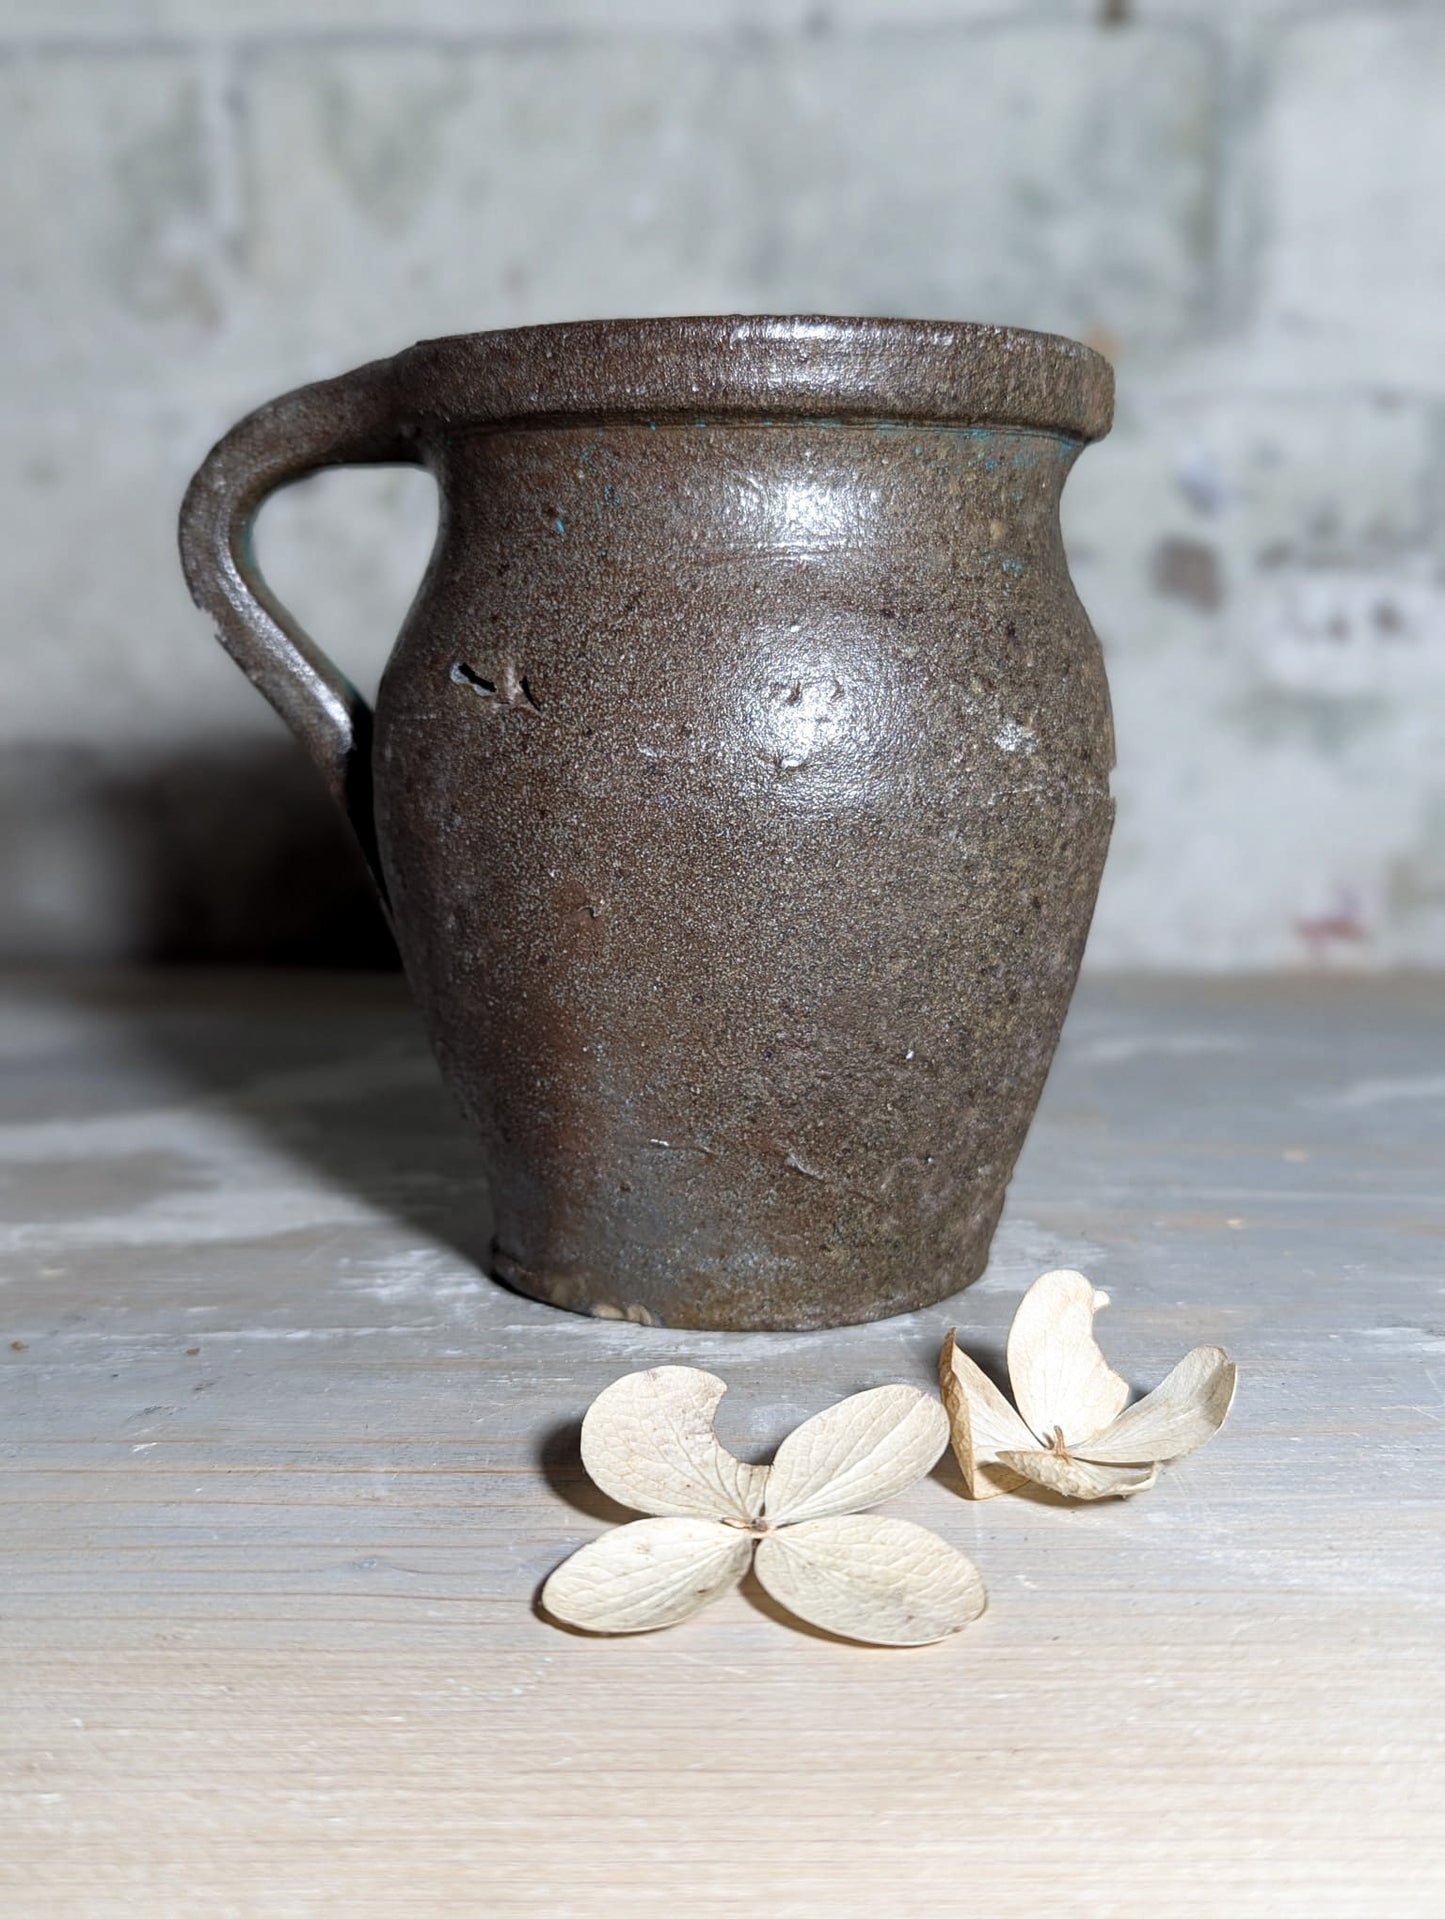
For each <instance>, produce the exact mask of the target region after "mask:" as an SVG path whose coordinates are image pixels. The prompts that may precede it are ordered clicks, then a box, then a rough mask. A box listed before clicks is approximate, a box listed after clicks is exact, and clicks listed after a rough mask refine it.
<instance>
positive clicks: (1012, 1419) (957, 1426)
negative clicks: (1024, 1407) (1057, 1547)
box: [938, 1332, 1035, 1499]
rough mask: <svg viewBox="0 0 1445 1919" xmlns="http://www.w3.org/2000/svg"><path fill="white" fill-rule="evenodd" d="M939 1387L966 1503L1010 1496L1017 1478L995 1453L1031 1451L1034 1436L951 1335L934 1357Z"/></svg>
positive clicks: (954, 1336) (1017, 1480) (953, 1335)
mask: <svg viewBox="0 0 1445 1919" xmlns="http://www.w3.org/2000/svg"><path fill="white" fill-rule="evenodd" d="M938 1387H939V1391H940V1392H941V1393H942V1395H943V1407H944V1411H945V1412H946V1413H947V1414H948V1428H949V1437H950V1438H951V1439H952V1441H953V1452H954V1457H955V1458H956V1459H957V1460H958V1470H959V1471H960V1472H961V1473H962V1474H963V1489H964V1491H965V1492H966V1493H967V1494H968V1496H969V1498H970V1499H993V1498H994V1497H995V1496H996V1495H997V1494H999V1493H1006V1492H1012V1491H1013V1489H1014V1487H1015V1486H1017V1485H1018V1483H1019V1476H1018V1474H1017V1473H1011V1472H1009V1471H1008V1470H1007V1469H1006V1468H1004V1467H1002V1466H999V1465H998V1464H996V1461H997V1459H998V1456H999V1453H1000V1452H1001V1451H1005V1450H1008V1449H1010V1448H1013V1449H1022V1450H1023V1451H1025V1452H1028V1451H1031V1450H1032V1448H1033V1446H1034V1443H1035V1441H1034V1435H1033V1434H1032V1433H1031V1432H1030V1431H1029V1429H1028V1427H1027V1426H1025V1424H1024V1422H1023V1421H1022V1420H1021V1419H1020V1418H1019V1416H1018V1414H1017V1413H1016V1412H1015V1411H1014V1409H1013V1407H1012V1406H1010V1405H1009V1403H1008V1401H1007V1400H1006V1399H1005V1398H1004V1396H1003V1394H1002V1393H1001V1392H1000V1391H999V1389H998V1387H997V1386H995V1385H994V1383H993V1381H992V1380H991V1379H990V1378H989V1377H988V1375H987V1374H986V1373H984V1372H982V1371H981V1370H980V1369H979V1368H978V1367H977V1366H976V1365H975V1364H974V1363H973V1361H972V1360H971V1359H970V1358H969V1356H968V1354H967V1353H966V1352H964V1351H963V1350H962V1348H961V1347H960V1346H959V1344H958V1339H957V1336H956V1335H955V1334H954V1333H952V1332H950V1333H949V1334H948V1336H947V1337H946V1338H945V1340H944V1342H943V1351H942V1352H941V1353H940V1354H939V1355H938Z"/></svg>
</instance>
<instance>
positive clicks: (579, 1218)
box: [181, 318, 1113, 1329]
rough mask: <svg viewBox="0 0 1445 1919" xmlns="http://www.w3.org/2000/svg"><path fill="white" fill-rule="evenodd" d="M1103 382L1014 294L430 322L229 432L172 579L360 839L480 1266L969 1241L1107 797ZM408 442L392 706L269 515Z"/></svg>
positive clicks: (567, 1290)
mask: <svg viewBox="0 0 1445 1919" xmlns="http://www.w3.org/2000/svg"><path fill="white" fill-rule="evenodd" d="M1111 403H1112V375H1111V373H1110V369H1109V367H1108V365H1107V363H1106V362H1105V361H1103V360H1101V359H1100V358H1099V357H1098V355H1097V354H1094V353H1092V352H1090V351H1089V350H1088V349H1087V348H1086V347H1083V346H1080V345H1078V344H1076V343H1075V342H1073V341H1070V340H1064V339H1058V338H1054V337H1052V336H1049V335H1044V334H1036V333H1026V332H1021V331H1017V330H1014V329H1011V328H1007V327H991V326H971V325H948V324H939V323H933V322H928V323H918V322H904V321H892V320H846V319H819V318H784V319H770V318H723V319H693V320H643V321H615V322H612V321H609V322H598V323H586V324H579V325H567V326H539V327H527V328H522V329H520V330H517V331H511V332H502V333H480V334H468V335H460V336H457V337H455V338H451V339H443V340H429V341H424V342H422V343H421V344H420V345H417V346H414V347H412V348H410V349H409V350H408V351H406V352H403V353H400V354H398V355H397V356H396V357H395V358H394V359H391V360H386V361H380V362H377V363H375V364H373V365H370V366H365V367H362V368H360V369H359V370H357V371H355V372H352V373H348V374H344V375H342V376H341V377H340V378H339V379H335V380H329V381H324V382H321V383H320V384H317V385H314V386H308V387H304V388H302V389H301V390H299V391H298V392H294V393H291V394H288V395H286V396H285V397H284V398H282V399H279V400H276V401H273V402H272V403H271V404H270V405H268V406H265V407H262V408H261V409H260V410H259V411H258V412H256V413H254V414H252V415H251V416H250V417H249V418H248V419H246V420H243V421H242V422H241V424H240V425H239V426H237V427H236V428H235V429H234V430H233V431H232V432H231V433H230V434H228V435H227V437H226V438H225V439H223V440H222V441H221V442H220V444H219V445H218V446H217V447H216V448H215V450H214V451H213V452H212V453H211V454H210V456H209V457H208V459H207V460H206V462H205V463H204V465H203V466H202V467H201V469H200V471H199V473H198V474H197V475H196V478H195V480H194V481H193V483H192V486H191V489H190V492H189V493H188V495H187V499H186V503H185V507H184V510H183V513H182V523H181V534H182V552H183V557H184V563H185V569H186V574H187V578H188V580H189V583H190V587H191V592H192V594H193V596H194V598H195V599H196V601H197V603H198V604H199V605H200V606H201V607H202V608H203V609H204V610H205V611H207V612H208V613H209V614H210V615H211V617H212V618H213V619H214V621H215V622H216V624H217V626H218V627H219V632H220V638H221V641H222V643H223V644H224V645H225V646H226V647H227V648H228V649H229V651H230V652H231V653H232V655H233V656H234V657H235V659H236V660H237V661H238V662H239V664H240V665H241V666H242V667H243V668H244V670H245V671H246V673H247V674H248V675H249V676H250V678H251V679H252V680H253V681H254V682H255V684H256V686H257V687H258V688H259V689H260V691H261V692H262V693H263V694H264V695H265V696H266V698H267V699H268V700H270V701H271V703H272V705H273V706H275V707H276V708H277V709H278V711H279V712H280V713H281V715H282V716H283V718H285V719H286V720H287V721H288V722H289V724H290V725H291V726H292V728H293V729H294V730H295V731H296V733H297V734H298V735H299V736H300V738H301V740H302V741H303V742H304V744H305V746H306V747H307V749H308V750H309V752H310V753H311V755H312V756H313V758H314V759H315V760H316V762H317V764H318V766H319V767H320V769H321V771H322V773H323V774H324V776H325V778H326V780H327V782H328V783H329V786H330V788H331V791H332V793H333V794H334V795H335V797H336V799H337V801H338V802H339V803H340V805H341V806H342V807H343V808H344V809H345V811H346V813H347V815H348V817H349V819H350V820H351V823H352V826H353V827H354V829H355V832H356V835H357V837H358V839H359V840H360V842H361V845H362V847H363V849H364V851H365V853H366V856H367V859H368V862H369V864H370V866H371V869H372V872H373V875H374V877H375V880H376V884H377V887H378V889H379V891H380V893H381V896H382V899H383V902H384V904H385V906H386V910H387V912H388V915H389V918H390V920H391V924H392V926H393V928H394V930H395V933H396V938H397V941H398V944H399V946H400V949H401V954H402V959H403V963H404V965H405V968H406V973H407V977H408V979H409V981H410V983H411V987H412V990H413V992H414V993H415V995H416V997H417V999H418V1001H419V1002H420V1004H421V1008H422V1012H423V1015H424V1018H425V1021H426V1024H427V1027H428V1030H429V1033H430V1036H431V1041H432V1044H433V1046H434V1047H435V1050H436V1054H437V1058H438V1060H439V1062H440V1065H441V1070H442V1072H443V1074H444V1075H445V1077H446V1079H447V1080H448V1082H449V1083H450V1085H451V1088H452V1090H453V1092H454V1093H455V1095H456V1096H457V1098H458V1100H459V1101H460V1103H461V1106H462V1108H463V1109H464V1111H465V1113H466V1115H467V1116H468V1118H469V1120H470V1121H471V1123H472V1125H473V1127H474V1128H475V1130H476V1132H477V1134H478V1136H479V1139H480V1143H481V1163H482V1166H483V1167H484V1168H485V1171H486V1174H487V1176H488V1179H489V1181H490V1185H491V1189H492V1195H493V1203H494V1206H495V1218H496V1238H495V1241H494V1245H493V1262H494V1271H495V1272H496V1274H497V1275H498V1276H499V1277H501V1278H502V1279H504V1280H506V1281H508V1282H509V1283H510V1284H512V1285H513V1286H515V1287H518V1288H520V1289H521V1290H522V1291H524V1292H527V1293H531V1294H535V1295H537V1296H538V1297H539V1298H542V1299H546V1300H550V1301H552V1302H553V1303H555V1304H556V1305H559V1306H566V1307H570V1308H573V1309H574V1310H576V1311H580V1312H587V1313H594V1314H598V1315H601V1316H603V1317H606V1318H614V1319H615V1318H621V1319H630V1320H635V1321H639V1322H641V1323H643V1324H647V1325H669V1326H686V1327H722V1328H735V1329H740V1328H804V1327H820V1326H832V1325H838V1324H843V1323H845V1322H848V1321H854V1320H863V1319H872V1318H877V1317H880V1316H882V1315H884V1314H888V1313H897V1312H901V1311H904V1310H906V1309H908V1308H911V1307H917V1306H921V1305H924V1304H927V1303H929V1302H931V1301H933V1300H936V1299H938V1298H940V1297H942V1296H943V1295H944V1294H947V1293H950V1292H952V1291H954V1290H955V1289H957V1288H959V1287H961V1286H963V1285H965V1284H966V1283H967V1282H968V1281H970V1280H972V1279H974V1278H976V1277H977V1276H978V1274H979V1273H980V1272H981V1271H982V1270H983V1266H984V1263H985V1260H986V1258H987V1254H988V1247H989V1241H990V1239H991V1237H992V1234H993V1231H994V1227H995V1224H996V1223H997V1220H998V1216H999V1212H1000V1209H1001V1207H1002V1205H1003V1199H1004V1191H1005V1187H1006V1185H1007V1183H1008V1179H1009V1176H1010V1173H1011V1171H1012V1169H1013V1165H1014V1161H1015V1159H1016V1157H1017V1155H1018V1152H1019V1149H1020V1147H1021V1146H1022V1144H1023V1140H1024V1136H1025V1133H1026V1131H1027V1129H1028V1126H1029V1122H1030V1120H1031V1118H1032V1116H1033V1112H1034V1108H1035V1106H1036V1104H1037V1102H1038V1098H1039V1094H1040V1092H1041V1090H1042V1088H1043V1083H1044V1078H1045V1075H1046V1073H1047V1071H1048V1067H1049V1062H1050V1059H1051V1057H1052V1055H1053V1052H1054V1047H1055V1044H1056V1042H1057V1040H1058V1036H1059V1030H1060V1027H1061V1025H1062V1023H1063V1019H1064V1014H1065V1012H1066V1010H1067V1007H1068V1003H1069V997H1070V994H1071V992H1072V990H1073V986H1074V981H1075V976H1076V974H1077V971H1078V966H1079V960H1080V956H1081V954H1082V951H1083V946H1084V939H1085V935H1086V933H1087V931H1088V926H1089V919H1090V915H1091V913H1092V911H1093V905H1094V896H1095V892H1096V889H1097V886H1098V882H1099V876H1100V872H1101V869H1102V866H1103V861H1104V853H1105V848H1106V845H1107V842H1108V837H1109V830H1110V825H1111V821H1112V811H1113V809H1112V804H1111V801H1110V797H1109V772H1110V768H1111V766H1112V762H1113V739H1112V730H1111V721H1110V712H1109V699H1108V691H1107V687H1106V684H1105V678H1104V670H1103V663H1102V660H1101V656H1100V651H1099V647H1098V643H1097V641H1096V639H1095V637H1094V634H1093V632H1092V630H1091V628H1090V626H1089V622H1088V619H1087V618H1086V616H1085V614H1084V611H1083V609H1082V607H1081V606H1080V604H1079V601H1078V599H1077V598H1076V596H1075V594H1074V590H1073V587H1072V585H1071V582H1070V579H1069V575H1068V570H1067V567H1066V564H1065V560H1064V554H1063V550H1062V546H1061V543H1060V536H1059V523H1058V504H1059V493H1060V489H1061V487H1062V485H1063V482H1064V479H1065V476H1066V475H1067V474H1068V471H1069V469H1070V467H1071V466H1072V464H1073V462H1074V459H1075V457H1076V456H1077V454H1078V453H1079V451H1080V448H1081V447H1082V446H1083V445H1084V443H1085V442H1087V441H1089V440H1092V439H1096V438H1099V437H1100V436H1101V435H1103V434H1104V433H1105V432H1107V431H1108V427H1109V420H1110V409H1111ZM397 461H404V462H411V463H416V464H420V465H422V466H425V467H426V468H428V469H429V470H430V471H431V472H432V473H433V474H434V475H435V477H436V479H437V482H438V485H439V488H440V492H441V500H442V508H441V521H440V531H439V534H438V538H437V543H436V548H435V551H434V553H433V556H432V559H431V563H430V565H429V567H428V569H427V572H426V576H425V578H424V580H423V582H422V585H421V587H420V589H419V591H418V594H417V597H416V600H415V602H414V604H413V606H412V608H411V611H410V613H409V615H408V617H407V620H406V624H405V627H404V629H403V631H402V633H401V636H400V638H399V640H398V642H397V645H396V649H395V651H394V653H393V655H392V657H391V660H390V663H389V665H388V667H387V670H386V673H385V677H384V679H383V682H382V686H381V692H380V695H379V698H378V700H377V705H376V712H375V715H374V717H373V715H372V713H371V712H370V711H369V710H368V708H367V706H366V704H365V703H364V702H363V700H362V699H361V698H360V696H359V695H358V693H357V692H356V690H355V688H354V687H352V686H351V685H350V684H349V682H348V681H347V679H346V677H345V676H344V674H342V673H341V672H340V671H338V669H337V668H336V667H335V666H334V665H333V664H332V663H331V661H330V660H328V659H327V658H326V657H325V656H324V655H323V654H322V653H321V652H320V651H319V649H318V648H317V647H316V646H315V644H314V643H313V642H312V641H310V640H309V639H308V638H307V637H306V635H305V634H303V633H302V632H301V631H300V630H298V628H297V626H296V624H295V623H294V621H292V620H291V618H290V617H289V616H288V615H287V613H286V612H285V611H284V609H283V608H282V607H281V606H279V605H278V604H277V602H276V600H275V599H274V597H273V596H272V595H271V594H270V593H269V592H268V590H267V588H266V586H265V583H264V581H263V580H262V579H261V578H260V577H259V575H258V574H257V571H256V569H255V566H254V563H253V561H252V558H251V553H250V532H251V527H252V523H253V521H254V519H255V516H256V514H257V512H258V510H259V508H260V506H261V504H262V502H263V501H264V500H265V498H266V496H267V495H268V494H269V493H270V492H271V491H272V490H273V489H275V488H276V487H278V486H281V485H283V484H285V483H286V482H288V481H293V480H297V479H299V478H301V477H303V476H304V475H306V474H308V473H312V472H314V471H316V470H317V469H318V468H321V467H325V466H329V465H334V464H338V463H344V462H363V463H377V462H397Z"/></svg>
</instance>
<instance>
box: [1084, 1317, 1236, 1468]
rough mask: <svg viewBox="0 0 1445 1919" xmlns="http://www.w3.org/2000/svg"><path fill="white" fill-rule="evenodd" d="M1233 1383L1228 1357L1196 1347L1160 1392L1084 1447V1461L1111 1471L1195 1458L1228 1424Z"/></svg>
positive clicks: (1129, 1410)
mask: <svg viewBox="0 0 1445 1919" xmlns="http://www.w3.org/2000/svg"><path fill="white" fill-rule="evenodd" d="M1234 1382H1235V1369H1234V1365H1233V1363H1232V1362H1231V1360H1230V1358H1229V1355H1228V1353H1225V1352H1222V1351H1221V1350H1220V1348H1219V1347H1218V1346H1196V1347H1195V1349H1194V1351H1193V1352H1192V1353H1186V1354H1185V1355H1184V1357H1183V1359H1181V1360H1180V1362H1179V1364H1178V1365H1177V1366H1176V1367H1175V1368H1174V1370H1173V1372H1172V1373H1170V1375H1169V1377H1168V1378H1167V1379H1166V1380H1165V1381H1164V1383H1163V1384H1162V1385H1161V1386H1156V1387H1155V1388H1154V1390H1153V1392H1152V1393H1148V1394H1146V1395H1145V1397H1144V1398H1143V1399H1141V1400H1140V1401H1139V1402H1138V1403H1137V1405H1134V1406H1130V1407H1128V1408H1127V1409H1126V1410H1125V1411H1124V1412H1122V1413H1120V1415H1119V1417H1118V1418H1117V1419H1116V1420H1115V1421H1114V1423H1113V1425H1112V1426H1106V1427H1105V1428H1104V1430H1103V1432H1101V1433H1099V1434H1098V1435H1097V1437H1095V1438H1093V1439H1090V1440H1088V1441H1087V1442H1085V1443H1084V1444H1083V1445H1081V1446H1080V1447H1079V1456H1080V1458H1083V1459H1095V1460H1099V1461H1101V1462H1103V1463H1104V1464H1107V1465H1135V1464H1138V1463H1140V1462H1141V1461H1144V1460H1159V1459H1178V1458H1179V1457H1180V1456H1181V1454H1183V1453H1192V1452H1193V1451H1194V1449H1195V1447H1196V1446H1202V1445H1203V1444H1204V1442H1205V1440H1206V1439H1213V1437H1214V1435H1215V1434H1216V1433H1217V1432H1218V1431H1219V1429H1220V1427H1221V1426H1222V1425H1223V1424H1224V1419H1225V1415H1226V1414H1227V1413H1228V1411H1229V1406H1230V1402H1231V1400H1232V1399H1233V1398H1234Z"/></svg>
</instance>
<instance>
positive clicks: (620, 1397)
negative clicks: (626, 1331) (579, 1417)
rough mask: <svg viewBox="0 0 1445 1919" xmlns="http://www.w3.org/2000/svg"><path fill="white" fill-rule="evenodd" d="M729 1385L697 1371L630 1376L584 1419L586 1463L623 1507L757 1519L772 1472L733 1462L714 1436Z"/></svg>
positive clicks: (672, 1369)
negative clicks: (722, 1401)
mask: <svg viewBox="0 0 1445 1919" xmlns="http://www.w3.org/2000/svg"><path fill="white" fill-rule="evenodd" d="M726 1391H727V1387H726V1386H725V1385H724V1384H723V1382H722V1380H720V1379H718V1378H716V1377H715V1375H714V1374H712V1373H704V1372H699V1371H698V1369H697V1368H696V1367H695V1366H654V1367H653V1368H652V1369H651V1371H650V1372H645V1373H627V1374H625V1375H624V1377H623V1378H621V1379H618V1380H614V1381H613V1383H612V1385H610V1386H609V1387H608V1388H607V1390H606V1391H605V1392H602V1393H599V1394H598V1395H597V1397H596V1399H594V1400H593V1402H592V1404H591V1405H590V1406H589V1407H588V1409H587V1417H586V1418H585V1419H584V1420H583V1421H582V1464H583V1465H584V1466H585V1467H586V1468H587V1470H588V1472H589V1473H590V1474H591V1475H592V1478H593V1479H594V1480H595V1481H596V1483H597V1484H598V1485H599V1486H600V1487H601V1488H602V1490H603V1492H605V1493H610V1494H611V1496H612V1497H613V1498H614V1499H617V1500H620V1501H621V1502H622V1504H623V1505H624V1506H632V1507H634V1508H635V1509H636V1510H637V1511H638V1512H641V1513H661V1514H665V1515H669V1516H683V1517H692V1518H696V1519H740V1520H749V1519H755V1518H756V1517H757V1515H758V1513H759V1512H760V1511H761V1510H762V1504H763V1489H764V1487H765V1486H766V1484H767V1478H768V1469H767V1467H766V1466H748V1465H745V1464H744V1462H743V1461H742V1460H741V1459H735V1458H734V1457H733V1455H732V1454H731V1453H730V1452H729V1451H728V1450H727V1448H726V1447H725V1446H723V1445H722V1444H721V1443H720V1442H719V1440H718V1436H717V1434H716V1433H715V1432H714V1431H713V1419H714V1417H715V1415H716V1413H717V1409H718V1405H719V1403H720V1402H721V1400H722V1396H723V1394H724V1393H725V1392H726Z"/></svg>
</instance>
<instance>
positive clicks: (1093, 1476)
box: [1004, 1453, 1157, 1499]
mask: <svg viewBox="0 0 1445 1919" xmlns="http://www.w3.org/2000/svg"><path fill="white" fill-rule="evenodd" d="M1004 1463H1005V1464H1006V1465H1009V1466H1012V1467H1013V1469H1014V1471H1015V1472H1016V1473H1022V1474H1023V1476H1024V1478H1025V1479H1032V1480H1033V1481H1034V1482H1035V1483H1036V1484H1037V1485H1040V1486H1047V1487H1048V1489H1049V1491H1050V1492H1054V1493H1062V1494H1063V1495H1064V1497H1065V1499H1124V1498H1127V1496H1128V1495H1129V1494H1130V1493H1142V1492H1143V1491H1144V1489H1145V1487H1146V1486H1152V1485H1153V1484H1154V1481H1155V1478H1156V1477H1157V1469H1156V1468H1155V1467H1153V1466H1096V1465H1095V1464H1094V1463H1093V1462H1092V1461H1091V1460H1088V1459H1074V1458H1071V1457H1069V1458H1063V1459H1061V1458H1060V1457H1059V1455H1058V1454H1057V1453H1005V1454H1004Z"/></svg>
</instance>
